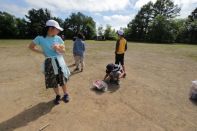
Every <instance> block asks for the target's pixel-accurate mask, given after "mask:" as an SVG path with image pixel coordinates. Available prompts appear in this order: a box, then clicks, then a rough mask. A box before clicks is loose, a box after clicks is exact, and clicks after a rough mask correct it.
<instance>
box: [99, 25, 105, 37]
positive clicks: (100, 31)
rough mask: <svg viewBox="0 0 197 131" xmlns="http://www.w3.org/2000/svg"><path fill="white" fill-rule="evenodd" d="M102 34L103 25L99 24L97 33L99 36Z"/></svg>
mask: <svg viewBox="0 0 197 131" xmlns="http://www.w3.org/2000/svg"><path fill="white" fill-rule="evenodd" d="M103 34H104V29H103V26H102V25H100V26H99V27H98V35H99V36H103Z"/></svg>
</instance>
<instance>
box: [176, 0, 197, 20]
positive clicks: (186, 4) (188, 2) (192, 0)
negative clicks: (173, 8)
mask: <svg viewBox="0 0 197 131" xmlns="http://www.w3.org/2000/svg"><path fill="white" fill-rule="evenodd" d="M174 3H175V4H177V5H179V7H181V11H180V17H181V18H186V17H187V16H188V15H189V14H191V12H192V11H193V10H194V9H195V8H196V7H197V0H174Z"/></svg>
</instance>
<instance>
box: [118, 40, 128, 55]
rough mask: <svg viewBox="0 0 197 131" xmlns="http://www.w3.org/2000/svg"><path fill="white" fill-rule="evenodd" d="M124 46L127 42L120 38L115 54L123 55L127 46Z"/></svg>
mask: <svg viewBox="0 0 197 131" xmlns="http://www.w3.org/2000/svg"><path fill="white" fill-rule="evenodd" d="M126 44H127V41H126V40H125V39H124V38H121V39H120V40H119V46H118V48H117V50H116V53H117V54H124V53H125V51H126V46H127V45H126Z"/></svg>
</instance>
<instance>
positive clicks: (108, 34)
mask: <svg viewBox="0 0 197 131" xmlns="http://www.w3.org/2000/svg"><path fill="white" fill-rule="evenodd" d="M104 36H105V39H106V40H116V39H117V35H116V31H115V29H112V27H111V26H110V25H106V29H105V31H104Z"/></svg>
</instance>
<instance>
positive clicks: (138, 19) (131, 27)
mask: <svg viewBox="0 0 197 131" xmlns="http://www.w3.org/2000/svg"><path fill="white" fill-rule="evenodd" d="M152 17H153V3H152V2H149V3H148V4H145V5H144V6H143V7H142V8H141V10H140V11H139V12H138V14H137V15H136V16H135V18H134V19H133V20H132V21H131V22H130V23H129V24H128V31H127V33H126V37H129V38H131V39H133V40H145V39H146V36H147V33H148V27H149V23H150V21H151V20H152Z"/></svg>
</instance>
